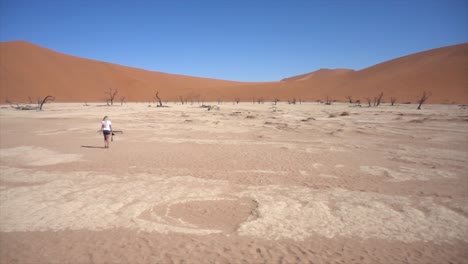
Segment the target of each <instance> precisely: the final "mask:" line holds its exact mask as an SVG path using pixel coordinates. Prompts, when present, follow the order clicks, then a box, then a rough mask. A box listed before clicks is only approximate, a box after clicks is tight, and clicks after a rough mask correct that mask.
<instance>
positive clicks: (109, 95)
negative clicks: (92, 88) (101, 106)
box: [106, 88, 119, 105]
mask: <svg viewBox="0 0 468 264" xmlns="http://www.w3.org/2000/svg"><path fill="white" fill-rule="evenodd" d="M118 92H119V91H118V90H117V89H113V88H109V90H107V91H106V95H107V98H106V100H107V102H110V105H114V98H115V96H116V95H117V93H118ZM107 104H109V103H107Z"/></svg>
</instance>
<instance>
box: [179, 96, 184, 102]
mask: <svg viewBox="0 0 468 264" xmlns="http://www.w3.org/2000/svg"><path fill="white" fill-rule="evenodd" d="M179 98H180V102H181V103H182V104H184V98H182V96H179Z"/></svg>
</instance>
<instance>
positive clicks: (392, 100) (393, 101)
mask: <svg viewBox="0 0 468 264" xmlns="http://www.w3.org/2000/svg"><path fill="white" fill-rule="evenodd" d="M395 102H396V98H395V97H390V103H391V104H392V106H393V105H394V104H395Z"/></svg>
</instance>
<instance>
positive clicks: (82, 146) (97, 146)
mask: <svg viewBox="0 0 468 264" xmlns="http://www.w3.org/2000/svg"><path fill="white" fill-rule="evenodd" d="M81 147H82V148H100V149H103V148H105V147H98V146H81Z"/></svg>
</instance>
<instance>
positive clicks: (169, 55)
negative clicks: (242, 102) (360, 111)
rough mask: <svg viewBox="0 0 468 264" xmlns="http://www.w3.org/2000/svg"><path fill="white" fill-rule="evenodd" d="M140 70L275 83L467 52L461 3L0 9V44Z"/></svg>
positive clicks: (169, 0)
mask: <svg viewBox="0 0 468 264" xmlns="http://www.w3.org/2000/svg"><path fill="white" fill-rule="evenodd" d="M10 40H26V41H29V42H32V43H35V44H38V45H41V46H44V47H47V48H50V49H53V50H56V51H59V52H63V53H67V54H71V55H75V56H79V57H84V58H90V59H96V60H102V61H107V62H113V63H118V64H122V65H127V66H133V67H138V68H143V69H147V70H154V71H162V72H168V73H178V74H186V75H193V76H200V77H211V78H218V79H226V80H238V81H274V80H280V79H282V78H284V77H289V76H293V75H298V74H302V73H306V72H311V71H314V70H317V69H319V68H350V69H355V70H360V69H363V68H366V67H369V66H372V65H374V64H377V63H380V62H383V61H386V60H389V59H393V58H396V57H400V56H404V55H408V54H411V53H415V52H419V51H424V50H428V49H433V48H437V47H442V46H448V45H453V44H458V43H463V42H468V1H466V0H437V1H436V0H406V1H403V0H392V1H388V0H373V1H372V0H356V1H353V0H323V1H319V0H317V1H314V0H309V1H306V0H250V1H249V0H231V1H228V0H217V1H216V0H193V1H192V0H165V1H162V0H161V1H159V0H154V1H137V0H135V1H118V0H114V1H106V0H93V1H91V0H82V1H72V0H69V1H64V0H55V1H52V0H37V1H35V0H27V1H25V0H0V41H10Z"/></svg>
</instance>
